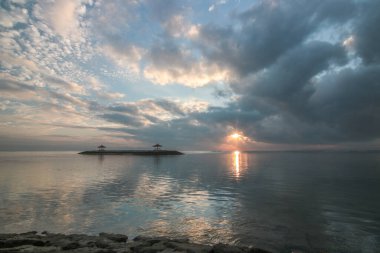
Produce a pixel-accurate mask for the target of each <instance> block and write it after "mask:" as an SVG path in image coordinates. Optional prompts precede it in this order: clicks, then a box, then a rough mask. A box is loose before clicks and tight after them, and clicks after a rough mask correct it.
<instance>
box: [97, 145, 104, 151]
mask: <svg viewBox="0 0 380 253" xmlns="http://www.w3.org/2000/svg"><path fill="white" fill-rule="evenodd" d="M105 148H106V146H104V145H103V144H102V145H100V146H98V150H99V151H104V149H105Z"/></svg>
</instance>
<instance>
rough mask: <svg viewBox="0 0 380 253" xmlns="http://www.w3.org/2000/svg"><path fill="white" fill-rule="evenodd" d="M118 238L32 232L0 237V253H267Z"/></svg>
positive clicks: (157, 239) (180, 241)
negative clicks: (63, 252) (64, 252)
mask: <svg viewBox="0 0 380 253" xmlns="http://www.w3.org/2000/svg"><path fill="white" fill-rule="evenodd" d="M127 240H128V237H127V236H126V235H122V234H111V233H100V234H99V235H98V236H92V235H85V234H71V235H64V234H55V233H48V232H46V231H44V233H43V235H41V234H38V233H37V232H36V231H31V232H26V233H22V234H0V253H4V252H16V253H18V252H36V253H53V252H62V251H66V252H70V253H95V252H96V253H156V252H162V253H180V252H181V253H269V252H268V251H265V250H261V249H256V248H248V247H239V246H231V245H226V244H216V245H214V246H208V245H201V244H196V243H191V242H190V241H189V240H188V239H186V238H180V239H170V238H167V237H144V236H137V237H136V238H134V239H133V241H130V242H128V243H127Z"/></svg>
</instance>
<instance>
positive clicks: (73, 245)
mask: <svg viewBox="0 0 380 253" xmlns="http://www.w3.org/2000/svg"><path fill="white" fill-rule="evenodd" d="M80 247H81V245H80V244H79V243H77V242H70V243H68V244H66V245H64V246H62V250H72V249H77V248H80Z"/></svg>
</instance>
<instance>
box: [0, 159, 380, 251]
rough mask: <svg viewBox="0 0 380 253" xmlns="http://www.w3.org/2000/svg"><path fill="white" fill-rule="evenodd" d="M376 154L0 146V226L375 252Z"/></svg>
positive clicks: (379, 237)
mask: <svg viewBox="0 0 380 253" xmlns="http://www.w3.org/2000/svg"><path fill="white" fill-rule="evenodd" d="M379 210H380V153H295V152H267V153H226V154H220V153H188V154H186V155H184V156H168V157H140V156H81V155H77V154H75V153H74V152H50V153H48V152H15V153H6V152H3V153H0V228H1V231H0V232H3V233H4V232H24V231H28V230H38V231H43V230H48V231H51V232H64V233H92V234H94V233H98V232H101V231H105V232H117V233H124V234H127V235H129V236H134V235H138V234H144V235H155V236H157V235H160V236H173V237H178V236H187V237H190V238H191V240H193V241H195V242H201V243H217V242H223V243H233V244H244V245H253V246H256V247H261V248H264V249H268V250H273V251H275V252H287V251H288V250H289V249H308V250H311V251H312V252H314V251H315V252H319V251H320V250H326V251H328V252H379V251H378V249H379V248H380V211H379Z"/></svg>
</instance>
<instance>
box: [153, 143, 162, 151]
mask: <svg viewBox="0 0 380 253" xmlns="http://www.w3.org/2000/svg"><path fill="white" fill-rule="evenodd" d="M152 147H154V149H155V150H160V148H161V147H162V146H161V145H160V144H158V143H157V144H156V145H153V146H152Z"/></svg>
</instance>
